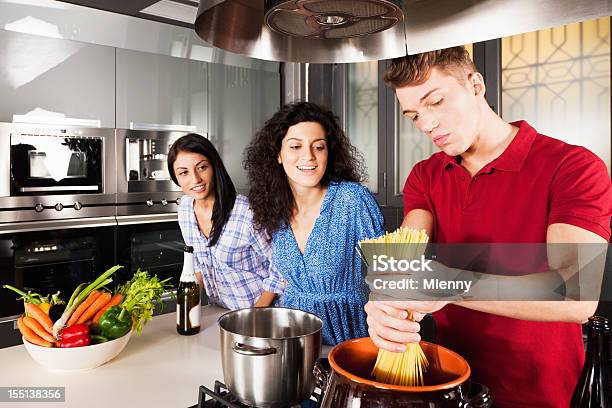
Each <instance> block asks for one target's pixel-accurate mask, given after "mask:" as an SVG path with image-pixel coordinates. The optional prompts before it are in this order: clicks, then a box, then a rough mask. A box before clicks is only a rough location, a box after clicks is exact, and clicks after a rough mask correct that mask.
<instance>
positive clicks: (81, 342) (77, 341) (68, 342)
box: [59, 334, 91, 348]
mask: <svg viewBox="0 0 612 408" xmlns="http://www.w3.org/2000/svg"><path fill="white" fill-rule="evenodd" d="M90 343H91V339H90V338H89V335H88V334H83V335H81V336H73V337H69V338H67V339H63V340H62V341H60V342H59V347H60V348H68V347H83V346H89V344H90Z"/></svg>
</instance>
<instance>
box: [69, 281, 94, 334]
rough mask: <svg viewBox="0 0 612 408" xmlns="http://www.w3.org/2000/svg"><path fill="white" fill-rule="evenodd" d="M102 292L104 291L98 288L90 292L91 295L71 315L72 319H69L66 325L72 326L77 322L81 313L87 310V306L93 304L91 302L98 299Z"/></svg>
mask: <svg viewBox="0 0 612 408" xmlns="http://www.w3.org/2000/svg"><path fill="white" fill-rule="evenodd" d="M101 294H102V292H100V291H98V290H94V291H93V292H91V293H90V294H89V296H87V299H85V300H84V301H83V303H81V304H80V305H79V306H78V307H77V308H76V310H75V311H74V312H73V313H72V316H70V319H69V320H68V323H67V324H66V326H68V327H70V326H72V325H73V324H75V323H76V322H77V320H79V317H81V315H82V314H83V313H84V312H85V310H87V308H88V307H89V306H91V304H92V303H93V302H95V301H96V299H97V298H98V297H99V296H100V295H101Z"/></svg>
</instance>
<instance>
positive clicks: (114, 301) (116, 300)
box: [93, 293, 123, 324]
mask: <svg viewBox="0 0 612 408" xmlns="http://www.w3.org/2000/svg"><path fill="white" fill-rule="evenodd" d="M122 300H123V295H122V294H121V293H117V294H116V295H115V296H113V297H112V298H111V300H110V301H109V302H108V303H107V304H105V305H104V306H103V307H102V309H100V310H99V311H98V313H96V315H95V316H94V318H93V322H94V324H98V320H100V318H101V317H102V315H103V314H104V313H105V312H106V311H107V310H108V309H110V308H111V307H113V306H117V305H118V304H119V303H121V301H122Z"/></svg>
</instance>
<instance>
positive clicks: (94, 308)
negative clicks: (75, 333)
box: [77, 292, 112, 324]
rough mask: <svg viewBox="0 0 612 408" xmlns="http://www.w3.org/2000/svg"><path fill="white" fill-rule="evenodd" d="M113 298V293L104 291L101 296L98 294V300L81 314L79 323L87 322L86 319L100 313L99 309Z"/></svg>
mask: <svg viewBox="0 0 612 408" xmlns="http://www.w3.org/2000/svg"><path fill="white" fill-rule="evenodd" d="M111 298H112V295H111V294H110V293H108V292H104V293H102V294H101V295H100V296H98V298H97V299H96V301H95V302H93V303H92V304H91V306H89V307H88V308H87V310H86V311H85V312H84V313H83V314H82V315H81V317H79V320H77V324H79V323H85V322H86V321H88V320H89V319H91V318H92V317H94V316H95V315H96V313H98V310H100V309H101V308H102V307H104V306H105V305H106V304H107V303H108V302H109V301H110V300H111Z"/></svg>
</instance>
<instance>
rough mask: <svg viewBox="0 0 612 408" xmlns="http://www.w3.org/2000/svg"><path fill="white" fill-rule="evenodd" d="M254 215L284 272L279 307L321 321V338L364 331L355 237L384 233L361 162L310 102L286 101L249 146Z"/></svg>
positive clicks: (333, 121)
mask: <svg viewBox="0 0 612 408" xmlns="http://www.w3.org/2000/svg"><path fill="white" fill-rule="evenodd" d="M245 166H246V169H247V171H248V176H249V182H250V191H249V201H250V203H251V208H252V210H253V219H254V221H255V224H256V225H257V226H258V227H259V228H260V229H265V230H266V231H267V232H268V233H269V234H270V235H271V236H272V248H273V250H272V260H273V263H274V266H275V268H276V269H278V272H279V273H280V274H282V275H283V276H284V277H285V280H286V281H287V287H286V289H285V292H284V293H283V295H282V297H281V304H282V305H283V306H285V307H291V308H297V309H302V310H306V311H309V312H312V313H314V314H316V315H318V316H319V317H320V318H321V319H323V322H324V327H323V341H324V343H325V344H332V345H333V344H337V343H340V342H342V341H345V340H348V339H351V338H356V337H364V336H367V335H368V332H367V326H366V317H365V313H364V310H363V306H364V304H365V303H366V301H367V295H368V292H367V286H366V284H365V282H364V280H363V275H362V270H361V259H360V257H359V255H358V253H357V252H356V250H355V247H356V245H357V242H358V241H359V240H361V239H364V238H372V237H375V236H379V235H382V234H383V233H384V227H383V224H384V222H383V217H382V214H381V212H380V208H379V207H378V204H377V203H376V200H375V199H374V197H373V196H372V194H370V192H369V191H368V190H367V188H366V187H364V186H362V185H361V184H359V181H360V180H361V179H362V168H363V166H362V161H361V158H360V156H359V155H358V153H357V151H356V149H355V148H354V147H353V146H351V144H350V142H349V140H348V138H347V137H346V136H345V135H344V132H343V131H342V129H341V128H340V126H339V124H338V121H337V118H336V117H334V115H333V114H332V113H331V112H330V111H328V110H326V109H324V108H322V107H319V106H317V105H315V104H312V103H308V102H298V103H293V104H289V105H285V106H284V107H282V108H281V109H280V111H278V112H277V113H276V114H275V115H274V116H273V117H272V118H271V119H270V120H268V121H267V122H266V124H265V126H264V127H263V129H261V130H260V131H259V132H258V133H257V135H255V138H254V139H253V141H252V142H251V144H250V145H249V147H248V148H247V152H246V158H245Z"/></svg>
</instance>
